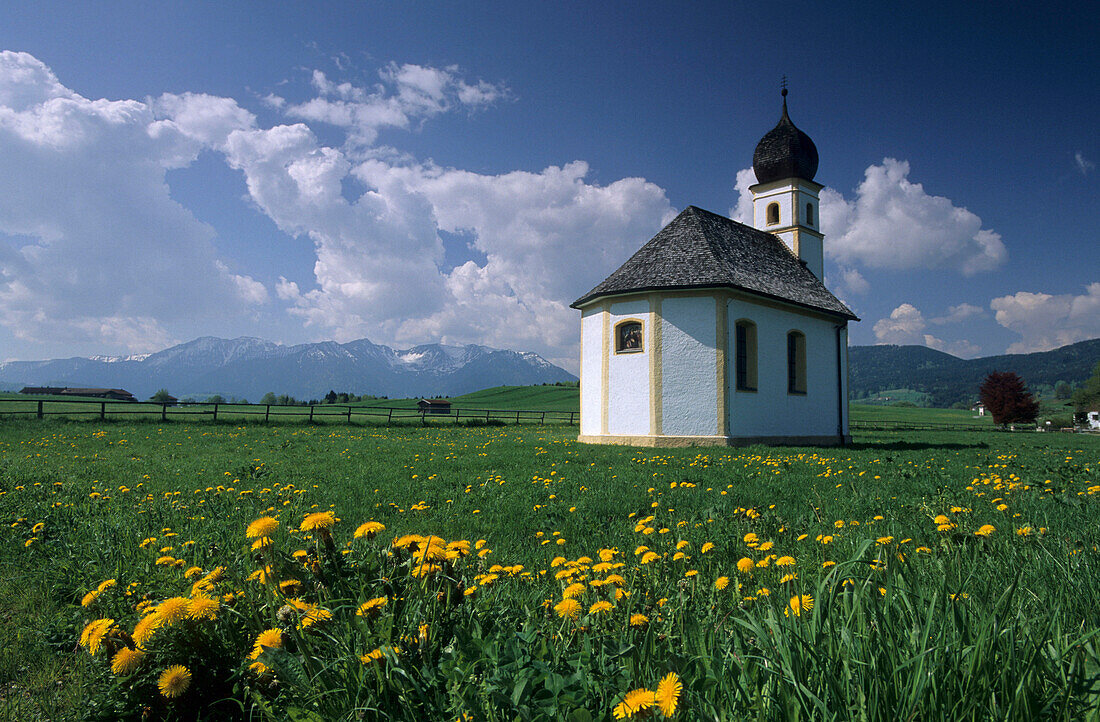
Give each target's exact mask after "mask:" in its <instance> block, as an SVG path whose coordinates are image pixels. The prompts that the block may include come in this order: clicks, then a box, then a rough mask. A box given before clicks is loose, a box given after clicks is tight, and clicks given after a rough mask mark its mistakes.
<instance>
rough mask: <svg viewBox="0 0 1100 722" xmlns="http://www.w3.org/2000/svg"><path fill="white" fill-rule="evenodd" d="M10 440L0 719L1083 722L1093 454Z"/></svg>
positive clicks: (952, 447)
mask: <svg viewBox="0 0 1100 722" xmlns="http://www.w3.org/2000/svg"><path fill="white" fill-rule="evenodd" d="M575 435H576V427H569V426H536V425H519V426H516V425H509V426H483V427H461V426H454V425H450V424H446V425H432V424H429V425H428V426H419V425H407V426H393V427H385V426H367V425H355V426H347V425H341V424H335V423H327V424H319V425H305V424H298V423H289V422H282V423H272V424H260V423H252V424H248V425H236V424H232V423H217V424H214V423H210V422H202V423H195V424H189V423H186V422H171V423H168V424H164V425H160V424H158V423H156V422H144V421H143V422H134V421H107V422H99V421H95V420H92V421H81V422H73V421H65V420H62V419H45V420H34V419H29V420H21V419H8V420H3V421H0V621H2V623H0V650H2V651H0V718H3V719H12V720H38V719H42V720H46V719H49V720H54V719H99V720H114V719H127V720H129V719H132V720H150V719H211V720H213V719H255V720H296V721H304V720H309V721H311V722H314V721H315V722H320V721H322V720H344V719H347V720H354V719H399V720H535V719H564V720H576V721H578V722H579V721H581V720H606V719H653V720H658V719H666V718H671V719H683V720H696V719H705V720H791V719H804V720H810V719H821V720H833V719H836V720H847V719H861V720H899V719H905V720H933V719H934V720H939V719H943V720H948V719H950V720H961V719H1014V720H1015V719H1018V720H1034V719H1051V720H1078V719H1093V720H1096V719H1100V639H1098V634H1100V606H1098V604H1097V601H1098V599H1100V573H1098V570H1097V564H1098V562H1100V552H1098V545H1100V438H1097V437H1093V436H1087V435H1079V434H1077V435H1073V434H1037V433H1027V434H1010V433H995V432H966V433H964V432H952V433H948V432H922V433H919V434H918V433H911V432H909V433H904V434H902V433H890V432H878V433H875V434H867V435H857V437H856V443H855V444H854V445H853V446H852V447H850V448H844V449H814V448H766V447H750V448H746V449H677V450H644V449H633V448H626V447H602V446H587V445H581V444H577V443H576V442H575V441H574V438H575Z"/></svg>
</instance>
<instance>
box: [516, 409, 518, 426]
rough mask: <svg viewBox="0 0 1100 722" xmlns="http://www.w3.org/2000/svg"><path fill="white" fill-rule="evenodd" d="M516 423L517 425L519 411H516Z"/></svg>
mask: <svg viewBox="0 0 1100 722" xmlns="http://www.w3.org/2000/svg"><path fill="white" fill-rule="evenodd" d="M516 423H517V424H518V423H519V409H516Z"/></svg>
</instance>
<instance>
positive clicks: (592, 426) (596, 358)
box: [581, 306, 604, 434]
mask: <svg viewBox="0 0 1100 722" xmlns="http://www.w3.org/2000/svg"><path fill="white" fill-rule="evenodd" d="M603 353H604V351H603V309H602V308H600V307H599V306H596V307H589V308H586V309H585V310H584V311H582V312H581V433H582V434H598V433H600V426H601V424H602V423H603V422H602V419H601V414H602V403H603V401H602V400H603Z"/></svg>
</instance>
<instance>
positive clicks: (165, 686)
mask: <svg viewBox="0 0 1100 722" xmlns="http://www.w3.org/2000/svg"><path fill="white" fill-rule="evenodd" d="M190 686H191V670H189V669H187V667H184V666H183V665H182V664H175V665H172V666H171V667H169V668H168V669H166V670H164V671H163V672H161V673H160V677H158V678H157V687H158V688H160V693H161V694H163V695H164V696H165V697H167V698H168V699H175V698H176V697H179V696H180V695H182V694H183V693H184V692H186V691H187V688H188V687H190Z"/></svg>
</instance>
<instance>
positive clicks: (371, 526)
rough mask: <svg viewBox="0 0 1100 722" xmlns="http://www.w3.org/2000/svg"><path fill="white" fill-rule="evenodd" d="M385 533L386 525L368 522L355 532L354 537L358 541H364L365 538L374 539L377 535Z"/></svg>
mask: <svg viewBox="0 0 1100 722" xmlns="http://www.w3.org/2000/svg"><path fill="white" fill-rule="evenodd" d="M384 531H386V525H385V524H383V523H381V522H377V521H368V522H366V523H365V524H360V525H359V528H358V529H356V530H355V534H354V535H353V536H354V537H355V538H356V539H362V538H364V537H366V538H367V539H370V538H372V537H374V535H375V534H379V533H381V532H384Z"/></svg>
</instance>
